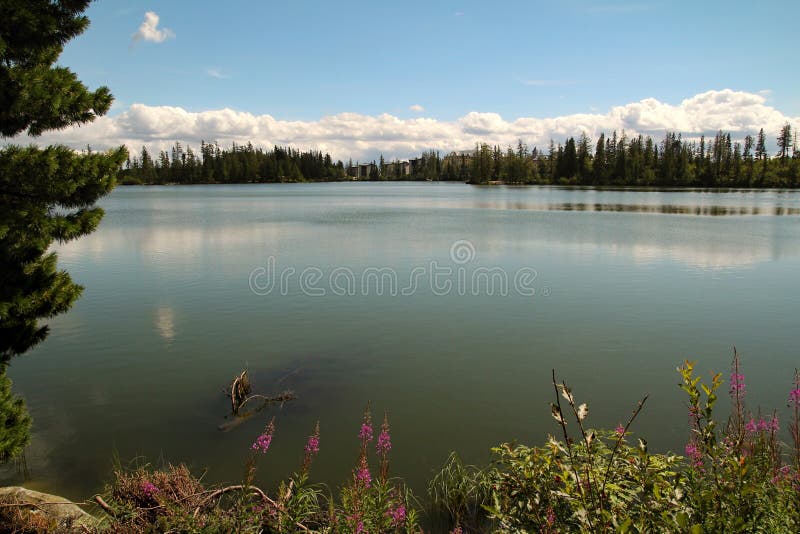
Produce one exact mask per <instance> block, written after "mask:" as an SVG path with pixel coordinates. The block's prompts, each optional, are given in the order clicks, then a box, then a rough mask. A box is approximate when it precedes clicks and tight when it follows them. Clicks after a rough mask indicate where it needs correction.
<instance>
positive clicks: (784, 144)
mask: <svg viewBox="0 0 800 534" xmlns="http://www.w3.org/2000/svg"><path fill="white" fill-rule="evenodd" d="M791 149H792V127H791V126H790V125H789V123H788V122H787V123H786V124H784V125H783V127H782V128H781V131H780V133H779V134H778V159H780V160H781V163H783V162H785V161H786V160H787V159H789V157H790V151H791Z"/></svg>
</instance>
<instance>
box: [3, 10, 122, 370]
mask: <svg viewBox="0 0 800 534" xmlns="http://www.w3.org/2000/svg"><path fill="white" fill-rule="evenodd" d="M88 4H89V1H88V0H86V1H76V0H73V1H69V2H67V1H63V2H52V1H48V0H5V1H3V2H2V4H0V6H1V7H0V134H1V135H2V136H3V137H11V136H14V135H17V134H19V133H22V132H27V133H28V134H29V135H31V136H37V135H39V134H41V133H42V132H44V131H46V130H51V129H59V128H64V127H67V126H69V125H71V124H82V123H86V122H90V121H92V120H93V119H94V118H95V117H97V116H98V115H102V114H104V113H106V111H108V109H109V107H110V105H111V101H112V96H111V93H110V92H109V90H108V89H107V88H105V87H101V88H100V89H98V90H96V91H94V92H90V91H89V90H88V89H87V88H86V87H85V86H84V85H83V84H82V83H81V82H80V81H79V80H78V79H77V77H76V76H75V74H74V73H72V72H71V71H70V70H69V69H67V68H64V67H55V66H54V64H55V62H56V60H57V59H58V56H59V55H60V53H61V51H62V48H63V46H64V44H65V43H66V42H67V41H68V40H69V39H71V38H73V37H75V36H76V35H78V34H80V33H81V32H83V31H84V30H85V29H86V27H87V26H88V24H89V21H88V19H87V18H86V17H85V16H83V15H81V13H82V12H83V11H84V10H85V9H86V7H87V6H88ZM126 158H127V151H126V150H125V148H124V147H120V148H118V149H115V150H112V151H109V152H105V153H101V152H92V153H85V154H77V153H76V152H75V151H73V150H71V149H70V148H68V147H65V146H50V147H47V148H44V149H40V148H36V147H33V146H30V147H26V148H21V147H17V146H13V145H9V146H7V147H5V148H3V149H2V150H0V206H1V207H2V209H0V275H2V285H0V362H3V363H4V362H7V361H8V360H9V359H10V358H11V357H12V356H14V355H17V354H22V353H23V352H25V351H27V350H28V349H30V348H31V347H32V346H34V345H35V344H36V343H38V342H40V341H42V340H43V339H44V338H45V336H46V335H47V327H46V326H41V325H39V324H38V320H39V319H41V318H46V317H52V316H54V315H57V314H59V313H63V312H65V311H66V310H67V309H68V308H69V307H70V305H71V304H72V303H73V302H74V301H75V299H77V298H78V296H79V295H80V292H81V287H80V286H78V285H76V284H74V283H73V282H72V280H71V279H70V277H69V275H68V274H67V273H66V272H65V271H59V270H58V269H57V267H56V255H55V254H54V253H52V252H48V248H49V247H50V245H51V244H52V243H53V241H54V240H57V241H59V242H61V243H63V242H65V241H69V240H72V239H75V238H77V237H80V236H82V235H85V234H88V233H89V232H91V231H93V230H94V229H95V228H96V227H97V224H98V223H99V222H100V218H101V217H102V216H103V211H102V210H101V209H100V208H98V207H95V206H94V203H95V201H96V200H97V199H98V198H100V197H101V196H103V195H105V194H106V193H108V192H109V191H110V190H111V189H112V188H113V186H114V181H115V175H116V173H117V172H118V171H119V169H120V167H121V165H122V164H123V163H124V162H125V159H126Z"/></svg>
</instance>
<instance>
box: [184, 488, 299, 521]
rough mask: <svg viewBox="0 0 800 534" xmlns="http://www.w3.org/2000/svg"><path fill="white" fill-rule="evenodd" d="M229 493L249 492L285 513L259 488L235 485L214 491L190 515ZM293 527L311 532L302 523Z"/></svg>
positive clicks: (197, 512) (195, 514)
mask: <svg viewBox="0 0 800 534" xmlns="http://www.w3.org/2000/svg"><path fill="white" fill-rule="evenodd" d="M230 491H245V492H247V491H249V492H252V493H255V494H256V495H258V496H259V497H261V500H262V501H264V502H265V503H267V504H268V505H269V506H271V507H273V508H275V509H276V510H278V511H280V512H284V513H285V512H286V510H285V509H284V508H283V506H281V505H280V503H278V502H275V501H274V500H272V499H270V498H269V497H268V496H267V494H266V493H264V491H263V490H262V489H261V488H259V487H258V486H251V485H245V484H239V485H236V486H226V487H224V488H220V489H218V490H216V491H213V492H212V493H211V494H210V495H209V496H208V497H206V498H205V499H204V500H203V502H202V503H200V505H199V506H198V507H197V508H195V509H194V513H193V514H192V516H193V517H197V515H198V514H199V513H200V510H201V509H202V508H203V506H205V505H207V504H208V503H209V502H211V501H213V500H214V499H216V498H217V497H219V496H221V495H223V494H225V493H228V492H230ZM294 525H295V526H296V527H297V528H299V529H300V530H302V531H303V532H311V530H310V529H309V528H308V527H306V526H305V525H303V524H302V523H298V522H297V521H295V522H294Z"/></svg>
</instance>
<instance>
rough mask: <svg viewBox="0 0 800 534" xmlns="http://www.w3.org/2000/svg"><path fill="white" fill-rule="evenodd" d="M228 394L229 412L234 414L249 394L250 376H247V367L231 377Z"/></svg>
mask: <svg viewBox="0 0 800 534" xmlns="http://www.w3.org/2000/svg"><path fill="white" fill-rule="evenodd" d="M229 394H230V397H231V412H232V413H233V414H234V415H236V414H238V413H239V408H241V407H242V404H244V402H245V401H246V399H247V396H248V395H249V394H250V378H249V377H248V376H247V369H245V370H244V371H242V373H241V374H240V375H239V376H237V377H236V378H234V379H233V382H231V389H230V393H229Z"/></svg>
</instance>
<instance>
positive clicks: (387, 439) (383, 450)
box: [375, 419, 392, 455]
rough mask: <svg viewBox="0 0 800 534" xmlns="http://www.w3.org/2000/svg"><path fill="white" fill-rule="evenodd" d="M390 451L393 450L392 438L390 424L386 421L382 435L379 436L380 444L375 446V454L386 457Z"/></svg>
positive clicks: (384, 421) (382, 428)
mask: <svg viewBox="0 0 800 534" xmlns="http://www.w3.org/2000/svg"><path fill="white" fill-rule="evenodd" d="M390 450H392V438H391V436H390V435H389V423H388V422H387V421H386V419H384V420H383V426H382V427H381V433H380V434H379V435H378V442H377V443H376V444H375V452H377V453H378V454H380V455H386V454H387V453H388V452H389V451H390Z"/></svg>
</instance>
